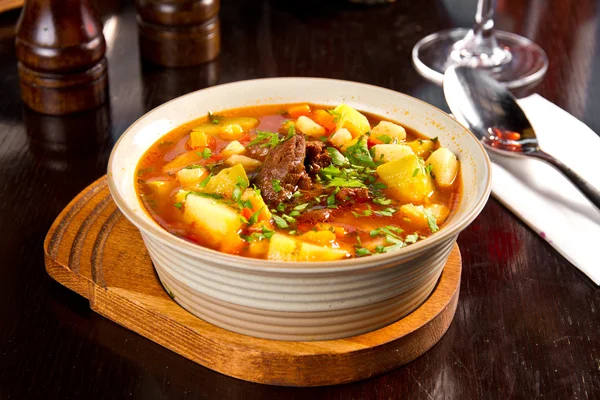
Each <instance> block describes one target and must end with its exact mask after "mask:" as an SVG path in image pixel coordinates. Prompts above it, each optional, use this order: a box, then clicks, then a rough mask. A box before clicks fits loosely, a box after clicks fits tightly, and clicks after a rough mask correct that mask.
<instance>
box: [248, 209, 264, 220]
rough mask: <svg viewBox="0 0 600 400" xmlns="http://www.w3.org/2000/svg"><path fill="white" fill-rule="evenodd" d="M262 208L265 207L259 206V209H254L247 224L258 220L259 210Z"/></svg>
mask: <svg viewBox="0 0 600 400" xmlns="http://www.w3.org/2000/svg"><path fill="white" fill-rule="evenodd" d="M263 208H265V207H264V206H263V207H261V208H260V210H258V211H256V212H255V213H253V214H252V215H251V216H250V218H248V225H254V224H255V223H257V222H258V216H259V215H260V213H261V211H262V210H263Z"/></svg>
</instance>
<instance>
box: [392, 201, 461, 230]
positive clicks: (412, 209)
mask: <svg viewBox="0 0 600 400" xmlns="http://www.w3.org/2000/svg"><path fill="white" fill-rule="evenodd" d="M426 210H427V211H429V212H430V213H431V215H433V217H434V218H435V222H436V223H437V224H441V223H442V222H444V221H445V220H446V218H447V217H448V213H449V212H450V210H448V207H446V206H444V205H442V204H437V203H433V204H430V205H428V206H427V207H423V206H415V205H414V204H404V205H402V206H401V207H400V209H399V210H398V212H399V213H400V215H402V216H403V217H404V218H407V219H409V220H410V222H411V223H412V224H415V225H417V226H418V227H420V228H426V227H428V226H429V223H428V222H427V213H426V212H425V211H426Z"/></svg>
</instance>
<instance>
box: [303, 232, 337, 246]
mask: <svg viewBox="0 0 600 400" xmlns="http://www.w3.org/2000/svg"><path fill="white" fill-rule="evenodd" d="M299 239H300V240H302V241H305V242H308V243H312V244H316V245H320V246H327V245H329V246H331V245H332V244H333V243H334V242H335V239H336V236H335V233H333V232H332V231H317V232H315V231H308V232H306V233H304V234H302V235H300V236H299Z"/></svg>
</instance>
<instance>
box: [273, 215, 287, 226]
mask: <svg viewBox="0 0 600 400" xmlns="http://www.w3.org/2000/svg"><path fill="white" fill-rule="evenodd" d="M273 220H274V221H275V224H276V225H277V226H278V227H280V228H282V229H285V228H288V227H289V225H288V223H287V222H286V220H285V219H283V218H281V217H280V216H278V215H273Z"/></svg>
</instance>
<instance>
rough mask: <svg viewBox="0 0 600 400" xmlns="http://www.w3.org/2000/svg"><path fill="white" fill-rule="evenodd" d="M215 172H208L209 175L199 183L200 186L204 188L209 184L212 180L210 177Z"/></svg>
mask: <svg viewBox="0 0 600 400" xmlns="http://www.w3.org/2000/svg"><path fill="white" fill-rule="evenodd" d="M212 176H213V174H212V172H211V173H210V174H208V176H207V177H206V178H204V179H203V180H202V181H201V182H200V183H199V184H198V186H199V187H201V188H203V187H205V186H206V185H207V184H208V181H210V178H212Z"/></svg>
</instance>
